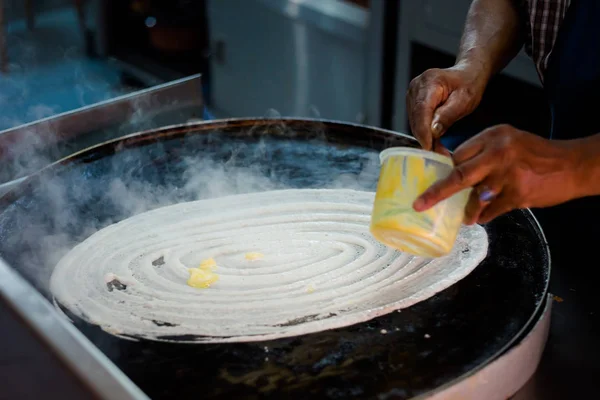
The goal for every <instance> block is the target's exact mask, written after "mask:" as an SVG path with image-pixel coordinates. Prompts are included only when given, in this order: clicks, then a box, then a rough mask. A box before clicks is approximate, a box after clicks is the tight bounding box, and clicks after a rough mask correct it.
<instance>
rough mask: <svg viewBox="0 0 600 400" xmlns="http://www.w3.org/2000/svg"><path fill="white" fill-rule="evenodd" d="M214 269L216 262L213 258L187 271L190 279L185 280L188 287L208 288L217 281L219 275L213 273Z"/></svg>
mask: <svg viewBox="0 0 600 400" xmlns="http://www.w3.org/2000/svg"><path fill="white" fill-rule="evenodd" d="M216 268H217V262H216V261H215V259H214V258H208V259H206V260H202V262H200V266H199V267H198V268H190V269H189V272H190V277H189V279H188V280H187V284H188V286H191V287H194V288H198V289H206V288H207V287H210V285H212V284H213V283H215V282H216V281H218V280H219V275H217V274H215V273H214V272H213V271H214V270H215V269H216Z"/></svg>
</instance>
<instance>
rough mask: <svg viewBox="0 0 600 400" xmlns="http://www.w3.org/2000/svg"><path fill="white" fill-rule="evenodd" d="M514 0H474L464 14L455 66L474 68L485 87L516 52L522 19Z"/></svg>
mask: <svg viewBox="0 0 600 400" xmlns="http://www.w3.org/2000/svg"><path fill="white" fill-rule="evenodd" d="M515 3H516V1H515V0H474V1H473V3H472V4H471V8H470V9H469V13H468V15H467V21H466V23H465V29H464V32H463V37H462V40H461V44H460V49H459V53H458V57H457V59H456V64H457V65H459V66H465V67H467V68H470V69H473V70H474V71H475V72H476V73H477V74H478V75H479V77H480V78H481V82H482V84H483V85H487V82H488V80H489V79H490V77H491V76H492V75H493V74H495V73H496V72H498V71H500V70H501V69H502V68H504V67H505V66H506V65H507V64H508V63H509V62H510V60H512V59H513V58H514V57H515V56H516V55H517V53H518V52H519V50H520V48H521V46H522V44H523V40H522V37H521V32H522V29H521V26H522V25H521V16H520V14H519V11H518V9H517V6H516V4H515Z"/></svg>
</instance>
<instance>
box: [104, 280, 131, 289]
mask: <svg viewBox="0 0 600 400" xmlns="http://www.w3.org/2000/svg"><path fill="white" fill-rule="evenodd" d="M106 287H107V288H108V291H109V292H112V291H113V290H115V289H116V290H120V291H123V290H125V289H127V285H126V284H124V283H122V282H120V281H119V280H118V279H113V280H112V281H110V282H106Z"/></svg>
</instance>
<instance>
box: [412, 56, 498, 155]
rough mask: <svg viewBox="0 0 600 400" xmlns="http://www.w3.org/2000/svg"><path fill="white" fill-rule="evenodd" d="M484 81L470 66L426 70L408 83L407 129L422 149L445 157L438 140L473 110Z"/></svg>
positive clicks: (483, 87)
mask: <svg viewBox="0 0 600 400" xmlns="http://www.w3.org/2000/svg"><path fill="white" fill-rule="evenodd" d="M486 82H487V78H486V77H485V75H483V74H482V73H480V72H479V71H478V70H476V69H475V68H474V67H472V66H468V65H455V66H454V67H451V68H447V69H429V70H427V71H425V72H423V73H422V74H421V75H419V76H417V77H416V78H415V79H413V80H412V82H411V83H410V86H409V89H408V93H407V94H406V106H407V112H408V121H409V123H410V129H411V132H412V134H413V135H414V136H415V138H416V139H417V140H418V141H419V143H420V144H421V146H422V147H423V148H424V149H425V150H433V151H435V152H437V153H441V154H449V152H448V150H446V149H445V148H444V147H443V145H442V144H441V143H440V142H439V138H440V137H441V136H442V135H443V134H444V133H445V132H446V130H447V129H448V128H449V127H450V126H451V125H452V124H454V123H455V122H456V121H458V120H459V119H461V118H463V117H465V116H466V115H468V114H470V113H471V112H473V110H475V108H476V107H477V106H478V105H479V103H480V101H481V97H482V95H483V92H484V90H485V85H486Z"/></svg>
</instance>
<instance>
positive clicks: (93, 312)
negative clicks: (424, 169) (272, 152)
mask: <svg viewBox="0 0 600 400" xmlns="http://www.w3.org/2000/svg"><path fill="white" fill-rule="evenodd" d="M373 199H374V193H371V192H360V191H353V190H320V189H319V190H317V189H315V190H280V191H270V192H262V193H256V194H244V195H236V196H229V197H223V198H217V199H211V200H201V201H195V202H190V203H181V204H176V205H172V206H168V207H163V208H159V209H156V210H153V211H149V212H145V213H142V214H138V215H136V216H134V217H131V218H129V219H126V220H124V221H121V222H119V223H117V224H114V225H111V226H108V227H106V228H104V229H102V230H100V231H98V232H96V233H95V234H94V235H92V236H91V237H89V238H88V239H87V240H85V241H84V242H83V243H81V244H79V245H78V246H76V247H75V248H74V249H73V250H72V251H71V252H69V253H68V254H67V255H66V256H65V257H64V258H63V259H62V260H61V261H60V262H59V263H58V265H57V266H56V268H55V270H54V272H53V274H52V278H51V282H50V288H51V291H52V293H53V295H54V297H55V300H56V301H57V302H58V303H60V305H62V306H64V307H66V308H67V309H68V310H69V311H70V312H72V313H74V314H75V315H77V316H78V317H80V318H82V319H84V320H86V321H88V322H90V323H93V324H97V325H99V326H101V327H102V328H103V329H105V330H106V331H108V332H110V333H113V334H116V335H126V336H135V337H145V338H148V339H155V340H169V339H168V338H164V337H162V336H170V337H173V336H179V335H193V336H191V337H187V338H186V340H187V341H197V342H234V341H255V340H266V339H274V338H281V337H287V336H294V335H301V334H305V333H310V332H316V331H322V330H326V329H333V328H338V327H342V326H348V325H352V324H356V323H358V322H363V321H366V320H369V319H372V318H374V317H377V316H379V315H383V314H386V313H389V312H391V311H394V310H396V309H401V308H405V307H409V306H411V305H413V304H415V303H417V302H420V301H423V300H425V299H427V298H429V297H431V296H433V295H434V294H436V293H437V292H439V291H441V290H443V289H445V288H447V287H449V286H451V285H452V284H454V283H456V282H457V281H459V280H460V279H462V278H464V277H465V276H467V275H468V274H469V273H470V272H471V271H472V270H473V269H475V267H476V266H477V265H478V264H479V263H480V262H481V261H482V260H483V258H484V257H485V256H486V254H487V248H488V238H487V234H486V232H485V230H484V229H483V228H482V227H481V226H477V225H475V226H471V227H463V229H462V230H461V232H460V234H459V237H458V239H457V242H456V245H455V246H454V249H453V251H452V252H451V254H450V255H448V256H446V257H443V258H439V259H435V260H429V259H423V258H418V257H414V256H412V255H409V254H403V253H400V252H398V251H395V250H393V249H390V248H387V247H385V246H383V245H382V244H380V243H379V242H377V241H376V240H375V239H373V238H372V236H371V235H370V233H369V221H370V213H371V209H372V205H373ZM248 253H259V254H261V255H262V258H260V257H259V258H257V259H248V258H247V257H245V255H246V254H248ZM209 258H213V259H214V260H215V262H216V264H217V267H216V269H214V273H216V274H217V275H218V276H219V279H218V281H216V282H215V283H213V284H212V285H211V286H210V287H208V288H206V289H198V288H193V287H190V286H188V285H187V284H186V281H187V279H188V278H189V276H190V274H189V268H196V267H198V265H199V264H200V263H201V261H202V260H206V259H209Z"/></svg>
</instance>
